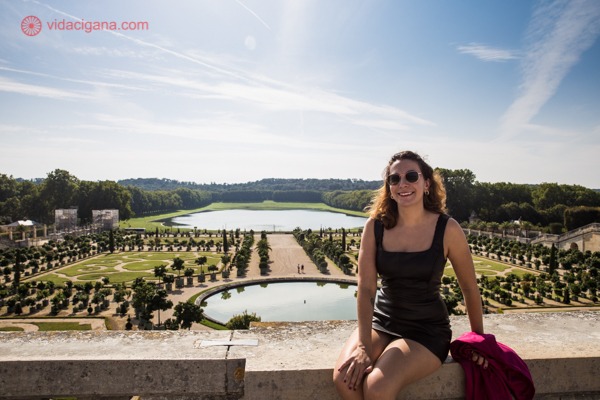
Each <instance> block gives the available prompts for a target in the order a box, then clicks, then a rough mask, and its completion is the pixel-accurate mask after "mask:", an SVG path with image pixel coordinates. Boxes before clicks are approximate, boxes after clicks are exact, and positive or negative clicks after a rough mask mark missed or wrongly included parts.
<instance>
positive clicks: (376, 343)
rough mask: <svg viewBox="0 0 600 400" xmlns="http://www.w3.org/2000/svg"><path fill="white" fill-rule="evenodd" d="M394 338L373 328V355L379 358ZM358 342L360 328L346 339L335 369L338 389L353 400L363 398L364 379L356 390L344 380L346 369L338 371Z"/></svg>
mask: <svg viewBox="0 0 600 400" xmlns="http://www.w3.org/2000/svg"><path fill="white" fill-rule="evenodd" d="M392 339H393V338H392V337H391V336H389V335H387V334H385V333H382V332H378V331H376V330H373V329H372V330H371V340H372V345H373V356H374V358H375V359H377V357H379V355H380V354H381V352H382V351H383V350H384V349H385V348H386V346H387V345H388V343H390V341H391V340H392ZM357 344H358V329H356V330H355V331H354V332H353V333H352V335H351V336H350V338H349V339H348V340H347V341H346V344H345V345H344V347H343V348H342V351H341V352H340V356H339V357H338V360H337V362H336V363H335V368H334V369H333V382H334V383H335V387H336V390H337V392H338V394H339V395H340V396H341V397H342V398H343V399H347V400H351V399H356V400H358V399H362V398H363V393H362V381H361V383H360V385H359V386H358V387H357V388H356V390H354V389H351V388H349V387H348V383H347V382H345V381H344V377H345V376H346V369H343V370H341V371H338V369H339V368H340V365H342V364H343V363H344V362H345V361H346V360H347V359H348V357H350V355H351V354H352V352H353V351H354V349H356V346H357Z"/></svg>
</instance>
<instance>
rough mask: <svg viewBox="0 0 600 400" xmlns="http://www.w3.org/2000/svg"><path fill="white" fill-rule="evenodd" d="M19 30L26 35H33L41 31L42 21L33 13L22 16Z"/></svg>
mask: <svg viewBox="0 0 600 400" xmlns="http://www.w3.org/2000/svg"><path fill="white" fill-rule="evenodd" d="M21 30H22V31H23V33H24V34H26V35H27V36H35V35H37V34H38V33H40V32H41V31H42V21H40V19H39V18H38V17H36V16H35V15H30V16H29V17H25V18H23V21H21Z"/></svg>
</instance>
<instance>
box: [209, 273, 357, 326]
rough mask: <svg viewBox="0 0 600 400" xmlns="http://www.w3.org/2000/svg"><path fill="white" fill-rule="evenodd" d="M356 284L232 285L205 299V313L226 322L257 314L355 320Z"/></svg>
mask: <svg viewBox="0 0 600 400" xmlns="http://www.w3.org/2000/svg"><path fill="white" fill-rule="evenodd" d="M355 292H356V285H353V284H347V283H333V282H327V283H326V282H313V281H302V282H274V283H261V284H250V285H245V286H238V287H234V288H229V289H227V290H224V291H220V292H217V293H215V294H213V295H210V296H209V297H207V298H205V299H204V302H203V305H202V308H203V309H204V314H205V315H206V316H207V317H209V318H211V319H213V320H216V321H219V322H221V323H223V324H225V323H227V321H229V320H230V319H231V317H233V316H234V315H240V314H243V313H244V311H247V312H248V314H252V313H256V316H258V317H260V318H261V321H263V322H275V321H294V322H299V321H323V320H354V319H356V298H355V297H354V294H355Z"/></svg>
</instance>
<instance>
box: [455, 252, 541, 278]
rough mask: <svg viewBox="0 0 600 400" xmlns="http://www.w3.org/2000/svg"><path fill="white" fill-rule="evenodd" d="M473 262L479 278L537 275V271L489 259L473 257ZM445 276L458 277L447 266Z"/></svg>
mask: <svg viewBox="0 0 600 400" xmlns="http://www.w3.org/2000/svg"><path fill="white" fill-rule="evenodd" d="M473 261H474V264H475V273H476V274H477V276H480V275H485V276H488V277H493V276H497V275H501V274H504V275H506V274H509V273H512V274H515V275H517V276H518V277H521V278H522V277H523V275H525V274H526V273H535V271H526V270H523V269H521V268H515V267H512V266H510V265H506V264H502V263H499V262H495V261H491V260H488V259H487V258H483V257H477V256H473ZM444 275H446V276H456V274H455V273H454V270H453V269H452V267H449V266H447V267H446V268H445V269H444Z"/></svg>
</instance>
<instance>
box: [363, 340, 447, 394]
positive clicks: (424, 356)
mask: <svg viewBox="0 0 600 400" xmlns="http://www.w3.org/2000/svg"><path fill="white" fill-rule="evenodd" d="M441 365H442V363H441V361H440V359H439V358H438V357H437V356H435V355H434V354H433V353H432V352H431V351H429V350H428V349H427V348H426V347H425V346H423V345H422V344H420V343H417V342H415V341H414V340H409V339H397V340H394V341H393V342H391V343H390V344H389V345H388V346H387V347H386V348H385V350H383V352H382V353H381V355H380V356H379V358H378V359H377V361H376V362H375V366H374V368H373V371H372V372H371V373H370V374H368V375H367V376H366V378H365V380H364V381H363V395H364V397H363V398H364V399H366V400H369V399H377V400H385V399H389V400H393V399H395V398H396V396H397V395H398V393H399V392H400V391H401V390H402V389H403V388H405V387H406V386H407V385H409V384H410V383H412V382H415V381H417V380H419V379H421V378H424V377H426V376H428V375H430V374H432V373H433V372H435V371H436V370H437V369H438V368H440V367H441Z"/></svg>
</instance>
